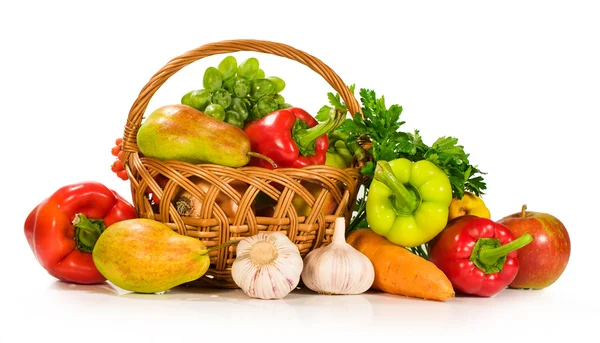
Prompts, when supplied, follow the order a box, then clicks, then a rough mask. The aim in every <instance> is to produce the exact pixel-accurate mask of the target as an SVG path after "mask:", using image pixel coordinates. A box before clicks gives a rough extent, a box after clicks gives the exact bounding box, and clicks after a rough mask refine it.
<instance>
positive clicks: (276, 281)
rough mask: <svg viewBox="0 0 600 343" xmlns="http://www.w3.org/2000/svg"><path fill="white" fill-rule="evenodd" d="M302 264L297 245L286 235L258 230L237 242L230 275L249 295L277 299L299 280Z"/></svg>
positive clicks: (284, 294) (294, 286) (290, 289)
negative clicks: (259, 231) (258, 231)
mask: <svg viewBox="0 0 600 343" xmlns="http://www.w3.org/2000/svg"><path fill="white" fill-rule="evenodd" d="M303 264H304V263H303V261H302V256H300V251H299V250H298V247H297V246H296V245H295V244H294V243H293V242H292V241H291V240H290V239H289V238H288V237H287V236H286V235H284V234H283V233H281V232H268V233H267V232H264V233H262V232H261V233H258V234H256V235H254V236H252V237H246V238H244V239H242V240H241V241H240V242H239V243H238V245H237V249H236V259H235V261H234V262H233V265H232V266H231V275H232V277H233V281H234V282H235V283H236V285H238V287H240V288H241V289H242V291H244V293H246V295H248V296H249V297H251V298H259V299H281V298H283V297H285V296H286V295H287V294H288V293H290V292H291V291H292V290H293V289H294V288H296V286H297V285H298V283H299V282H300V274H301V273H302V267H303Z"/></svg>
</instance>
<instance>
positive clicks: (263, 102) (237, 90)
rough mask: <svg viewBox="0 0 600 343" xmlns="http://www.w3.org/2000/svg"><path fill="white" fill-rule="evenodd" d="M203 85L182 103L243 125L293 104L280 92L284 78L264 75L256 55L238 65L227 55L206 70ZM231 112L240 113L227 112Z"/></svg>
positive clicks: (240, 125) (226, 120)
mask: <svg viewBox="0 0 600 343" xmlns="http://www.w3.org/2000/svg"><path fill="white" fill-rule="evenodd" d="M202 86H203V88H202V89H198V90H193V91H189V92H187V93H186V94H185V95H184V96H183V97H182V98H181V103H182V104H184V105H188V106H191V107H193V108H195V109H197V110H199V111H203V112H205V113H206V114H207V115H209V116H211V117H214V118H217V119H219V120H222V121H225V122H226V123H229V124H231V125H234V126H236V127H240V128H243V127H244V125H245V124H246V123H247V122H248V121H249V120H256V119H260V118H262V117H264V116H266V115H267V114H269V113H272V112H275V111H277V110H278V109H282V108H289V107H292V105H290V104H289V103H286V102H285V99H284V97H283V96H282V95H281V94H280V93H281V92H282V91H283V90H284V89H285V86H286V84H285V81H283V79H281V78H280V77H277V76H268V77H267V76H265V71H264V70H263V69H261V68H260V63H259V61H258V59H256V58H255V57H250V58H248V59H246V60H244V61H242V62H241V63H240V64H239V65H238V63H237V60H236V58H235V57H233V56H227V57H225V58H224V59H223V60H221V62H220V63H219V64H218V66H217V67H216V68H215V67H208V68H207V69H206V70H205V72H204V77H203V83H202ZM229 111H233V112H236V113H237V114H234V113H233V112H232V113H229V114H228V112H229Z"/></svg>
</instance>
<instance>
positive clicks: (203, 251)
mask: <svg viewBox="0 0 600 343" xmlns="http://www.w3.org/2000/svg"><path fill="white" fill-rule="evenodd" d="M239 242H240V241H228V242H225V243H221V244H219V245H215V246H214V247H210V248H208V249H202V250H200V255H206V254H209V253H211V252H213V251H215V250H220V249H223V248H225V247H228V246H230V245H238V243H239Z"/></svg>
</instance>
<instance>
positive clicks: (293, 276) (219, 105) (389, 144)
mask: <svg viewBox="0 0 600 343" xmlns="http://www.w3.org/2000/svg"><path fill="white" fill-rule="evenodd" d="M261 67H262V66H261V65H260V63H259V61H258V60H257V59H256V58H254V57H251V58H248V59H246V60H244V61H241V62H240V63H239V64H238V61H237V60H236V58H235V57H234V56H227V57H225V58H224V59H223V60H222V61H221V62H220V63H219V64H218V66H216V67H209V68H207V69H206V70H205V73H204V75H203V78H202V88H199V89H192V90H186V91H185V92H184V93H183V94H182V96H181V98H180V99H178V101H177V102H174V103H172V104H166V105H164V106H161V107H159V108H156V109H154V110H153V111H152V112H151V113H150V114H149V115H148V116H147V117H146V118H145V120H144V122H143V123H142V125H141V126H140V127H139V130H138V131H137V137H136V138H137V144H138V147H139V150H140V153H141V154H142V155H143V156H145V157H148V158H154V159H157V160H160V161H181V162H186V163H189V164H214V165H220V166H223V167H228V168H243V167H246V166H252V167H258V168H264V169H265V170H273V169H277V168H305V167H307V166H314V165H323V166H325V165H327V166H329V167H332V168H338V169H340V170H346V169H347V168H359V169H360V175H361V182H362V183H361V190H362V192H360V197H359V198H358V199H357V202H356V204H355V206H354V212H353V213H352V216H351V220H350V221H349V222H346V219H345V218H344V217H337V218H336V220H335V229H334V233H333V237H332V241H331V243H330V244H328V245H325V246H322V247H319V248H317V249H314V250H312V251H311V252H310V253H308V254H307V255H306V256H304V257H302V256H301V254H300V251H299V248H298V247H297V245H296V244H294V243H293V242H292V241H291V240H290V239H289V238H288V237H287V236H286V235H284V234H282V233H280V232H261V233H258V234H255V235H252V236H247V237H243V238H242V239H241V240H236V241H227V242H225V243H223V244H220V245H216V246H211V247H207V246H206V245H205V244H204V243H203V242H202V241H201V240H199V239H198V238H195V237H190V236H185V235H181V234H179V233H177V232H175V231H174V230H173V229H172V228H170V227H169V226H168V225H166V224H164V223H162V222H159V221H156V220H152V219H147V218H141V217H138V213H136V210H135V208H134V207H133V206H132V205H131V204H130V203H129V202H127V201H126V200H125V199H124V198H123V197H121V196H120V195H119V194H117V193H116V192H114V191H112V190H110V189H109V188H107V187H106V186H104V185H101V184H98V183H95V182H89V183H80V184H73V185H67V186H65V187H63V188H61V189H59V190H57V191H56V192H55V193H54V194H52V195H50V196H49V197H48V198H47V199H45V200H43V201H42V202H41V203H39V204H38V205H36V206H34V208H33V210H32V211H31V213H30V215H29V216H28V217H27V219H26V220H25V226H24V233H25V236H26V239H27V242H28V244H29V246H30V247H31V250H32V252H33V253H34V254H35V256H36V258H37V259H38V261H39V263H40V264H41V265H42V266H43V267H44V268H45V269H46V270H47V271H48V273H49V274H50V275H52V276H54V277H56V278H58V279H60V280H63V281H65V282H73V283H82V284H95V283H102V282H106V281H107V280H108V281H109V282H112V283H114V284H115V285H116V286H118V287H121V288H123V289H125V290H128V291H133V292H139V293H161V292H164V291H167V290H169V289H171V288H173V287H176V286H179V285H182V284H185V283H188V282H190V281H193V280H196V279H198V278H200V277H202V276H203V275H204V274H205V273H206V272H207V270H208V269H209V266H210V259H209V254H210V253H211V252H213V251H218V250H220V249H224V248H227V247H229V246H231V245H236V258H235V261H234V262H233V264H232V267H231V276H232V278H233V280H234V282H235V284H236V285H237V286H238V287H239V288H240V289H241V290H242V291H243V292H244V293H245V294H246V295H248V296H249V297H251V298H259V299H281V298H283V297H285V296H286V295H288V294H289V293H290V292H292V291H293V290H294V289H295V288H296V287H297V286H299V285H300V284H301V283H302V285H304V286H305V287H306V288H308V289H310V290H312V291H314V292H315V293H316V294H330V295H333V294H340V295H341V294H361V293H364V292H366V291H368V290H372V291H375V292H386V293H389V294H396V295H402V296H408V297H413V298H420V299H429V300H437V301H448V300H450V299H452V298H454V297H456V296H457V295H461V294H462V295H474V296H482V297H491V296H494V295H496V294H498V293H499V292H501V291H502V290H504V289H506V288H515V289H542V288H545V287H548V286H550V285H551V284H552V283H554V282H555V281H556V280H557V279H558V278H559V277H560V276H561V274H562V273H563V271H564V270H565V268H566V265H567V263H568V260H569V257H570V241H569V236H568V233H567V230H566V228H565V227H564V225H563V224H562V223H561V222H560V221H559V220H558V219H557V218H555V217H553V216H552V215H550V214H548V213H540V212H530V211H527V210H526V207H525V206H523V208H522V210H521V211H520V212H518V213H515V214H511V215H507V216H504V217H503V218H502V219H500V220H497V221H494V220H492V219H491V211H490V210H489V209H488V208H487V206H486V204H485V202H484V200H483V196H484V194H485V191H486V189H487V187H486V183H485V179H484V177H485V175H486V172H483V171H482V170H481V169H479V168H478V166H477V165H476V164H474V163H473V162H472V161H470V155H469V154H468V153H467V152H466V151H465V148H464V147H463V146H462V145H459V143H458V139H457V138H454V137H440V138H438V139H436V140H434V141H433V143H432V144H431V145H428V144H426V143H425V142H424V140H423V137H422V136H421V133H420V131H419V130H414V131H413V132H405V131H403V130H402V126H403V125H404V124H405V122H404V121H403V120H402V119H401V114H402V107H401V106H400V105H397V104H394V105H391V106H389V107H388V106H387V104H386V103H385V98H384V96H382V95H380V96H377V94H376V92H375V91H374V90H371V89H365V88H361V89H360V90H359V92H358V95H359V99H360V104H361V110H362V111H361V112H362V113H349V111H348V107H347V106H346V104H344V102H343V100H342V98H341V97H340V95H339V94H334V93H328V94H327V98H328V100H329V104H327V105H325V106H323V107H322V108H320V109H319V111H318V112H317V113H316V114H315V115H313V114H311V113H310V112H309V111H307V110H305V109H302V108H301V107H297V106H293V105H291V104H289V103H286V101H285V99H284V97H283V95H282V94H281V93H282V92H283V91H284V89H285V86H286V83H285V82H284V81H283V79H282V78H280V77H277V76H269V77H267V76H266V74H265V72H264V70H263V69H262V68H261ZM349 88H350V90H351V92H352V93H354V92H355V87H354V86H350V87H349ZM122 144H123V140H122V139H121V138H119V139H117V140H116V141H115V146H114V147H112V150H111V153H112V155H114V156H115V157H116V159H115V161H114V163H113V164H112V166H111V170H112V171H113V172H114V173H115V174H116V175H117V176H118V177H119V178H120V179H122V180H128V179H129V177H130V176H131V175H129V174H128V171H127V170H126V168H125V167H124V162H125V161H124V160H123V158H124V157H123V151H122ZM294 170H295V169H294ZM155 180H156V181H157V183H158V184H159V185H161V186H164V184H165V183H166V180H165V179H164V177H163V176H161V175H160V174H159V175H157V176H156V177H155ZM190 181H191V182H193V183H194V184H195V185H196V186H197V187H198V189H199V190H200V191H201V192H205V193H206V192H207V190H208V188H209V187H210V183H209V182H208V181H207V180H204V179H202V178H201V177H200V176H193V177H190ZM229 185H230V186H231V187H232V189H233V191H234V193H235V192H237V193H239V195H242V194H244V193H245V192H246V190H247V189H248V185H247V184H245V183H243V182H238V181H235V180H234V181H232V182H231V183H230V184H229ZM302 185H303V186H304V187H305V188H306V189H307V190H308V191H309V192H311V193H312V194H313V196H315V198H316V197H317V196H318V193H319V192H320V190H319V188H318V187H315V185H314V184H311V183H309V182H302ZM146 193H147V194H148V197H149V199H151V201H152V203H153V204H160V201H161V199H160V198H159V197H157V196H156V195H155V194H152V191H151V190H150V189H149V188H148V189H147V190H146ZM203 198H204V197H198V196H197V194H192V193H190V192H188V191H185V190H182V191H180V192H179V193H178V194H177V197H176V199H175V201H173V205H174V207H175V208H176V210H177V213H178V214H179V215H181V216H184V217H197V216H199V214H200V213H201V211H203V209H202V205H203ZM256 199H257V200H256V203H253V204H252V207H251V209H252V210H253V211H255V213H256V215H257V216H260V215H268V211H269V210H271V211H272V210H273V209H272V208H269V205H268V199H267V200H265V199H262V198H260V197H259V196H257V198H256ZM261 199H262V200H261ZM290 201H291V203H292V205H293V206H294V209H295V210H296V212H297V214H298V215H299V216H307V215H308V213H310V207H309V206H308V204H306V202H305V201H304V200H303V199H302V198H301V197H298V196H297V195H295V196H293V197H292V199H291V200H290ZM214 202H215V204H216V205H217V206H219V207H220V208H221V209H222V210H223V213H225V215H226V216H228V217H230V218H233V217H235V216H236V213H237V211H238V206H237V205H238V204H237V203H236V202H234V201H232V200H231V198H230V197H227V196H224V195H223V194H221V193H220V194H219V195H217V197H216V198H215V199H214ZM265 202H266V203H265ZM336 206H337V203H336V201H335V199H333V198H332V197H329V198H327V199H326V200H325V201H324V202H323V204H322V206H321V209H320V210H321V213H322V214H323V215H332V214H333V213H334V210H335V208H336ZM266 213H267V214H266Z"/></svg>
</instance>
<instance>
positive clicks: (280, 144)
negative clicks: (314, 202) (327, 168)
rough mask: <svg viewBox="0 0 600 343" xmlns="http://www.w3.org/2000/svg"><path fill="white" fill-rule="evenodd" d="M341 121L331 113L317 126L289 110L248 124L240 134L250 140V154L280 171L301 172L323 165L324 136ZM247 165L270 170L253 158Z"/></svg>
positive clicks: (298, 111)
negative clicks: (257, 156) (316, 165)
mask: <svg viewBox="0 0 600 343" xmlns="http://www.w3.org/2000/svg"><path fill="white" fill-rule="evenodd" d="M343 119H344V117H343V115H340V114H338V113H336V112H335V111H332V112H331V114H330V116H329V118H328V119H327V120H326V121H325V122H323V123H320V124H319V123H318V122H317V120H316V119H315V118H313V117H312V116H311V115H310V114H309V113H308V112H306V111H304V110H303V109H301V108H297V107H291V108H285V109H281V110H278V111H275V112H272V113H270V114H268V115H266V116H265V117H263V118H261V119H259V120H256V121H253V122H250V123H248V125H246V127H245V128H244V132H246V134H247V135H248V137H249V138H250V144H251V149H252V151H255V152H257V153H259V154H262V155H265V156H268V157H270V158H271V159H273V161H275V163H276V164H277V166H278V167H280V168H301V167H305V166H308V165H315V164H321V165H322V164H325V158H326V153H327V148H328V147H329V139H328V137H327V133H328V132H330V131H332V130H335V128H337V127H338V126H339V124H341V122H342V120H343ZM249 165H253V166H259V167H263V168H270V169H273V166H272V165H270V164H269V163H268V162H267V161H265V160H262V159H258V158H254V157H253V158H252V159H251V160H250V163H249Z"/></svg>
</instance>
